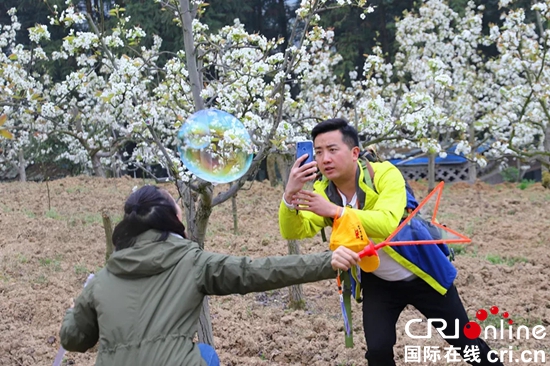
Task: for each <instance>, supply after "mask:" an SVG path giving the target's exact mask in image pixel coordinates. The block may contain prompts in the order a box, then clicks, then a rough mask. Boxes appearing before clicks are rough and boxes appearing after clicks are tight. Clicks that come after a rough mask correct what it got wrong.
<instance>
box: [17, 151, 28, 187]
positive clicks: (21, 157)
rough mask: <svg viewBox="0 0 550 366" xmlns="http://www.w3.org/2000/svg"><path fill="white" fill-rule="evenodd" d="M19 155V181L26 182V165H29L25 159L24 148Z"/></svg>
mask: <svg viewBox="0 0 550 366" xmlns="http://www.w3.org/2000/svg"><path fill="white" fill-rule="evenodd" d="M17 155H18V156H19V181H20V182H26V181H27V172H26V170H25V165H27V163H26V161H25V155H24V154H23V150H21V149H20V150H19V152H18V153H17Z"/></svg>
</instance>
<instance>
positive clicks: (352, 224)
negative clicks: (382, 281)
mask: <svg viewBox="0 0 550 366" xmlns="http://www.w3.org/2000/svg"><path fill="white" fill-rule="evenodd" d="M338 216H340V211H338V214H337V215H336V217H335V218H334V223H333V224H332V234H331V235H330V244H329V245H330V250H332V251H334V250H336V248H338V247H339V246H344V247H346V248H349V249H351V250H353V251H354V252H355V253H359V252H360V251H362V250H363V249H365V247H366V246H367V245H371V241H370V240H369V237H368V236H367V233H366V232H365V229H364V228H363V224H361V220H359V217H358V216H357V214H356V213H355V212H354V210H352V209H350V208H348V209H346V210H344V214H343V215H342V216H341V217H338ZM374 253H375V255H371V256H365V257H363V258H361V260H360V261H359V267H361V269H362V270H363V271H365V272H372V271H374V270H375V269H377V268H378V266H379V264H380V259H379V258H378V255H377V254H376V251H375V252H374Z"/></svg>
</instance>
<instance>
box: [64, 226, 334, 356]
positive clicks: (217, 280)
mask: <svg viewBox="0 0 550 366" xmlns="http://www.w3.org/2000/svg"><path fill="white" fill-rule="evenodd" d="M159 236H160V232H158V231H154V230H150V231H148V232H146V233H144V234H142V235H141V236H139V237H138V239H137V241H136V244H135V245H134V246H133V247H131V248H128V249H124V250H120V251H117V252H115V253H114V254H113V255H112V256H111V258H110V259H109V260H108V261H107V266H106V268H104V269H102V270H101V271H99V272H98V273H97V275H96V276H95V278H93V279H92V280H91V281H90V283H89V284H88V286H87V287H86V288H85V289H84V290H83V292H82V294H81V295H80V296H79V297H78V298H77V299H76V301H75V306H74V308H72V309H70V310H68V311H67V313H66V315H65V318H64V320H63V325H62V327H61V332H60V336H61V344H62V345H63V347H65V349H66V350H68V351H75V352H85V351H86V350H88V349H90V348H92V347H93V346H94V345H95V344H96V343H97V342H98V340H99V349H98V354H97V360H96V365H102V366H123V365H129V366H130V365H131V366H139V365H143V366H152V365H163V366H171V365H174V366H176V365H177V366H194V365H204V364H205V363H204V361H203V360H202V358H201V355H200V351H199V349H198V347H197V346H196V345H195V344H194V343H193V336H194V335H195V333H196V331H197V325H198V319H199V314H200V310H201V306H202V301H203V297H204V296H205V295H228V294H245V293H248V292H255V291H267V290H271V289H276V288H281V287H285V286H290V285H294V284H298V283H305V282H313V281H319V280H324V279H329V278H334V277H335V276H336V273H335V272H334V270H333V269H332V267H331V264H330V259H331V253H330V252H324V253H319V254H310V255H289V256H281V257H267V258H258V259H254V260H252V259H250V258H248V257H235V256H229V255H224V254H216V253H209V252H205V251H203V250H201V249H200V248H199V246H198V244H196V243H194V242H191V241H189V240H186V239H183V238H181V237H179V236H175V235H170V236H169V237H168V239H167V240H166V241H164V242H158V241H156V240H157V238H158V237H159Z"/></svg>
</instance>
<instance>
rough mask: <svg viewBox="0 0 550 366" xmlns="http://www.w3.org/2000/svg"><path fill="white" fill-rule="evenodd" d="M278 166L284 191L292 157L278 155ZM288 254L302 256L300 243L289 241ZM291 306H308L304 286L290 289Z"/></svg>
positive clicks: (298, 307)
mask: <svg viewBox="0 0 550 366" xmlns="http://www.w3.org/2000/svg"><path fill="white" fill-rule="evenodd" d="M276 157H277V165H278V166H279V169H280V173H281V177H282V178H283V189H284V187H286V183H287V182H288V174H289V172H290V166H291V165H292V164H294V159H293V156H292V155H289V154H285V155H282V154H277V155H276ZM287 246H288V254H300V243H299V242H298V241H297V240H289V241H288V243H287ZM288 297H289V304H288V306H289V307H290V308H292V309H303V308H304V307H305V305H306V301H305V300H304V293H303V291H302V285H294V286H290V287H289V288H288Z"/></svg>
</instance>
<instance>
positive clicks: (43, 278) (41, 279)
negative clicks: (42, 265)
mask: <svg viewBox="0 0 550 366" xmlns="http://www.w3.org/2000/svg"><path fill="white" fill-rule="evenodd" d="M34 282H35V283H38V284H40V285H45V284H47V283H49V282H50V280H49V279H48V277H46V276H45V275H40V276H38V277H36V279H35V280H34Z"/></svg>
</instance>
